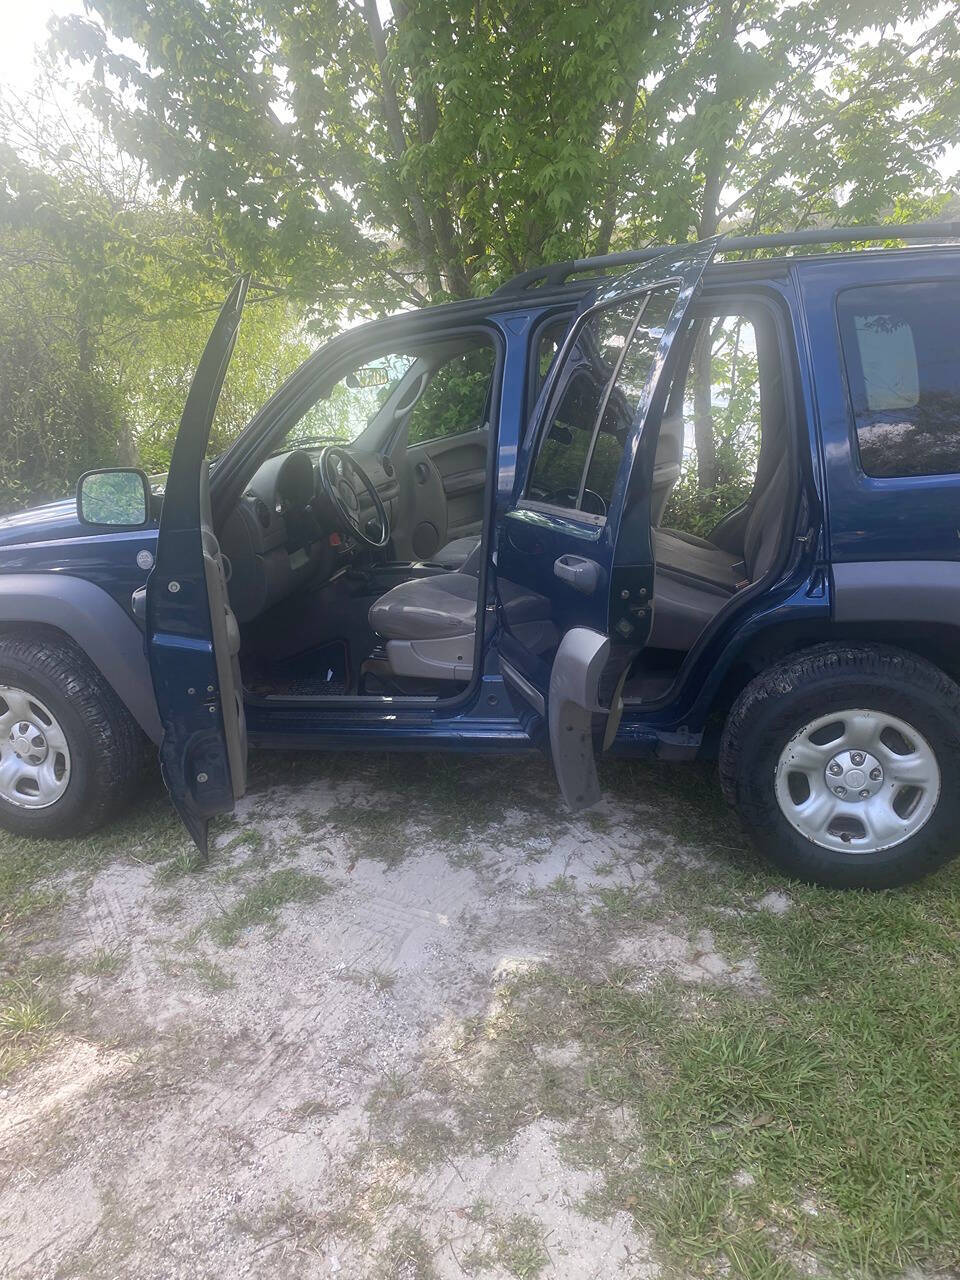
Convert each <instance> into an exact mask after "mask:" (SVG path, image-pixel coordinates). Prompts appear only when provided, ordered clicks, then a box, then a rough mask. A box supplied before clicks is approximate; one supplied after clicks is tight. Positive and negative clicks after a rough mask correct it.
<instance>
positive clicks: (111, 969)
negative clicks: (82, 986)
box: [82, 945, 127, 978]
mask: <svg viewBox="0 0 960 1280" xmlns="http://www.w3.org/2000/svg"><path fill="white" fill-rule="evenodd" d="M126 958H127V948H126V947H125V946H122V945H117V946H113V947H96V948H95V949H94V950H93V951H91V953H90V955H89V956H88V957H87V959H86V960H85V961H84V964H83V966H82V967H83V972H84V973H85V974H86V975H87V977H88V978H108V977H112V976H113V975H114V974H115V973H119V972H120V970H121V969H122V968H123V965H124V962H125V960H126Z"/></svg>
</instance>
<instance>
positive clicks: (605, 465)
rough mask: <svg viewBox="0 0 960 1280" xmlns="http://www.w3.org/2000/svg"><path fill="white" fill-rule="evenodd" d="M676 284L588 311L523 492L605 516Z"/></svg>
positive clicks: (566, 506) (551, 502) (570, 355)
mask: <svg viewBox="0 0 960 1280" xmlns="http://www.w3.org/2000/svg"><path fill="white" fill-rule="evenodd" d="M676 298H677V289H676V287H671V288H669V289H663V290H658V291H656V292H654V293H649V294H645V295H643V296H641V297H639V298H636V297H635V298H631V299H628V300H627V301H625V302H622V303H620V304H619V305H617V306H613V307H608V308H606V309H605V310H604V311H602V312H600V313H599V314H597V315H595V316H592V317H591V318H590V319H589V320H588V321H587V322H586V323H585V324H584V325H583V327H582V328H581V330H580V333H579V334H578V336H577V340H576V342H575V344H574V346H573V347H572V349H571V351H570V353H569V355H568V356H567V359H566V362H565V365H564V368H563V370H562V371H561V374H560V379H559V382H558V385H557V392H556V393H555V395H554V397H553V404H554V406H555V407H554V408H553V410H552V411H551V412H550V415H549V420H548V422H547V424H546V427H545V429H544V432H543V434H542V436H541V438H540V442H539V446H538V450H537V456H536V460H535V462H534V465H533V470H532V474H531V477H530V483H529V485H528V488H527V496H528V497H529V498H533V499H535V500H537V501H540V502H544V503H547V504H548V505H550V506H557V507H564V508H569V509H571V510H582V511H588V512H590V513H592V514H594V515H606V512H607V507H608V506H609V503H610V499H611V496H612V494H613V487H614V483H615V481H616V477H617V472H618V470H619V467H620V460H621V457H622V455H623V450H624V447H625V445H626V443H627V438H628V436H629V434H630V431H631V429H632V426H633V422H634V418H635V416H636V413H637V410H638V408H639V405H640V402H641V400H642V398H643V391H644V388H645V386H646V383H647V380H648V379H649V377H650V374H651V371H652V370H653V367H654V361H655V359H656V355H657V352H658V350H659V347H660V341H661V339H662V337H663V329H664V325H665V324H666V322H667V320H668V319H669V317H670V313H671V311H672V309H673V305H674V302H675V301H676Z"/></svg>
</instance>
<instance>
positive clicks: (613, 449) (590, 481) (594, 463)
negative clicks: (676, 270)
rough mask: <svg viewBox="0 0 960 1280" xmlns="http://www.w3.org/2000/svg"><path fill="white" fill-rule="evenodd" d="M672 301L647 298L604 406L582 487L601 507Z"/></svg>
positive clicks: (672, 295) (666, 296)
mask: <svg viewBox="0 0 960 1280" xmlns="http://www.w3.org/2000/svg"><path fill="white" fill-rule="evenodd" d="M675 300H676V292H675V291H674V290H670V291H669V292H666V293H659V292H658V293H653V294H651V295H650V301H649V302H648V303H647V305H646V307H644V309H643V314H642V315H641V317H640V322H639V324H638V325H637V327H636V330H635V332H634V335H633V338H632V340H631V342H630V346H629V348H628V350H627V352H626V354H625V355H624V357H623V363H622V365H621V366H620V371H619V373H618V374H617V379H616V382H615V384H614V386H613V388H612V389H611V391H610V396H609V398H608V400H607V403H606V405H605V407H604V410H603V417H602V418H601V420H600V430H599V432H598V434H597V443H596V447H595V448H594V451H593V458H592V459H591V461H590V469H589V471H588V472H587V482H586V485H585V488H586V489H588V490H589V491H590V492H591V493H595V494H598V495H599V496H600V497H601V498H602V499H603V502H604V503H605V504H608V503H609V501H610V496H611V494H612V493H613V485H614V481H615V480H616V478H617V471H618V470H619V467H620V458H621V456H622V454H623V450H624V446H625V445H626V443H627V436H628V434H629V432H630V428H631V427H632V425H633V419H634V416H635V414H636V412H637V407H638V406H639V404H640V400H641V398H642V396H643V388H644V386H645V385H646V382H647V378H648V377H649V375H650V370H651V369H652V368H653V362H654V360H655V359H656V355H657V352H658V350H659V349H660V340H661V338H662V337H663V327H664V325H665V324H666V322H667V320H668V319H669V318H670V312H671V311H672V310H673V304H674V301H675Z"/></svg>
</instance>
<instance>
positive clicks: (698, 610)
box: [648, 453, 790, 651]
mask: <svg viewBox="0 0 960 1280" xmlns="http://www.w3.org/2000/svg"><path fill="white" fill-rule="evenodd" d="M789 495H790V465H789V459H788V456H787V455H786V454H785V453H784V454H781V456H780V457H779V459H778V460H777V462H776V464H775V466H774V468H773V472H772V474H771V476H770V479H769V481H768V482H767V483H766V484H765V485H764V486H763V488H762V489H761V490H760V491H759V492H758V493H757V494H756V495H755V497H754V498H752V499H751V504H750V514H749V516H748V518H747V522H746V526H745V529H744V539H743V559H742V560H741V559H738V558H737V556H736V555H734V554H733V553H732V552H729V551H724V550H723V549H722V548H721V547H717V546H714V545H713V544H712V543H710V542H708V541H707V540H706V539H703V538H697V537H696V536H695V535H693V534H686V533H680V532H679V531H677V530H672V529H654V531H653V538H654V551H655V554H656V559H657V567H656V576H655V579H654V588H653V628H652V630H651V632H650V639H649V641H648V643H649V644H650V645H651V646H652V647H653V648H657V649H679V650H681V651H686V650H687V649H690V648H692V647H693V645H694V644H695V643H696V641H697V639H698V637H699V635H700V633H701V632H702V631H703V629H704V627H706V626H707V624H708V623H709V622H711V621H712V620H713V618H714V617H715V616H716V615H717V614H718V613H719V612H720V610H721V609H722V608H723V606H724V605H725V604H726V603H727V601H728V600H729V599H730V597H731V596H732V595H734V594H735V593H736V592H737V591H738V590H739V589H740V588H742V587H744V586H746V585H748V584H749V583H751V582H756V581H757V580H758V579H759V578H762V577H763V575H764V574H765V573H766V572H767V571H768V569H770V567H771V566H772V564H773V562H774V559H775V558H776V554H777V549H778V547H779V545H780V535H781V530H782V527H783V521H784V518H785V515H786V513H787V499H788V497H789Z"/></svg>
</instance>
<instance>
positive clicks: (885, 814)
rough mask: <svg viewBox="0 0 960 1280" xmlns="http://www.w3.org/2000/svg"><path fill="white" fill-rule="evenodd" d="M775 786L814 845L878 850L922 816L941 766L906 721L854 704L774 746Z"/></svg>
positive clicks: (935, 792)
mask: <svg viewBox="0 0 960 1280" xmlns="http://www.w3.org/2000/svg"><path fill="white" fill-rule="evenodd" d="M774 787H775V791H776V796H777V803H778V804H779V806H780V810H781V812H782V813H783V815H784V817H786V819H787V821H788V822H789V823H790V824H791V825H792V826H793V827H795V828H796V830H797V831H799V832H800V833H801V835H803V836H805V837H806V838H807V839H808V840H810V841H812V842H813V843H814V844H817V845H820V846H821V848H825V849H837V850H842V851H843V852H844V853H864V854H869V853H879V852H880V851H881V850H883V849H889V848H891V847H892V846H893V845H897V844H900V843H902V841H904V840H908V839H909V838H910V837H911V836H913V835H915V834H916V833H917V832H918V831H919V830H920V829H921V827H923V826H924V825H925V824H926V823H927V822H928V821H929V819H930V817H931V815H932V814H933V811H934V810H935V808H936V806H937V801H938V800H939V798H940V767H939V765H938V763H937V758H936V755H935V753H934V750H933V748H932V747H931V745H930V743H929V742H928V741H927V740H926V738H924V736H923V735H922V734H921V733H920V732H919V731H918V730H917V729H915V728H914V727H913V725H910V724H908V723H907V722H906V721H904V720H901V719H899V718H898V717H897V716H891V715H887V714H886V713H885V712H880V711H873V710H871V709H868V708H864V707H856V708H850V709H849V710H845V711H837V712H834V713H831V714H830V715H827V716H821V717H820V718H819V719H817V720H813V721H811V722H810V723H809V724H806V725H804V726H803V728H802V729H800V731H799V732H798V733H796V734H794V736H793V737H792V738H791V739H790V741H789V742H788V743H787V745H786V746H785V747H784V749H783V751H782V752H781V753H780V759H779V761H778V763H777V769H776V774H775V779H774Z"/></svg>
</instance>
